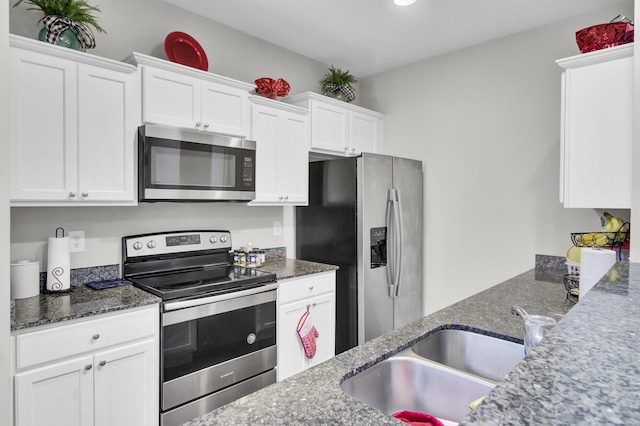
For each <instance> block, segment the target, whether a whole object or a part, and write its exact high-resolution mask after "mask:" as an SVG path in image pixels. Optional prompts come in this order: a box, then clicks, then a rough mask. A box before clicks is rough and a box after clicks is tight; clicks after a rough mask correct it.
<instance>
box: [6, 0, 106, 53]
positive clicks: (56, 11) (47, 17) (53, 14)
mask: <svg viewBox="0 0 640 426" xmlns="http://www.w3.org/2000/svg"><path fill="white" fill-rule="evenodd" d="M23 2H24V3H26V4H28V5H30V6H32V7H28V8H27V10H40V11H41V12H42V13H43V17H42V18H40V20H39V21H38V22H42V23H43V24H44V28H43V29H42V30H41V31H40V34H39V35H38V38H39V39H40V40H42V41H46V42H48V43H52V44H57V45H62V46H66V47H71V48H74V49H78V50H85V49H91V48H94V47H95V38H94V36H93V33H92V32H91V28H90V27H93V28H95V30H96V31H98V32H100V33H104V32H105V30H104V29H103V28H102V27H101V26H100V25H99V24H98V21H97V20H96V17H95V16H94V13H95V12H100V9H99V8H98V7H97V6H92V5H90V4H89V3H87V2H86V1H85V0H18V1H17V2H16V3H14V5H13V7H16V6H18V5H19V4H21V3H23ZM69 32H71V34H70V33H69ZM73 36H75V37H77V42H78V45H76V43H75V42H74V40H68V39H69V38H71V37H73ZM65 38H66V40H65Z"/></svg>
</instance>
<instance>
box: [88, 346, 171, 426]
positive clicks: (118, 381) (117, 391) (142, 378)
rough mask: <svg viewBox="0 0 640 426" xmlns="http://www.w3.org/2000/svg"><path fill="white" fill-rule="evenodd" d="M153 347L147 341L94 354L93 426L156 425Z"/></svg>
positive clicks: (155, 351)
mask: <svg viewBox="0 0 640 426" xmlns="http://www.w3.org/2000/svg"><path fill="white" fill-rule="evenodd" d="M156 345H157V342H156V341H155V340H148V341H145V342H141V343H136V344H132V345H128V346H124V347H118V348H117V349H112V350H107V351H104V352H99V353H96V354H95V356H94V365H95V373H94V374H95V387H94V389H95V426H112V425H121V426H126V425H131V426H151V425H157V423H158V413H159V392H158V386H159V383H158V380H159V379H158V368H159V367H158V361H157V359H158V351H157V350H156Z"/></svg>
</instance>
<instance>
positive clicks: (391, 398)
mask: <svg viewBox="0 0 640 426" xmlns="http://www.w3.org/2000/svg"><path fill="white" fill-rule="evenodd" d="M340 386H341V387H342V390H343V391H344V392H346V393H347V394H349V395H351V396H352V397H354V398H356V399H358V400H360V401H362V402H364V403H366V404H368V405H370V406H372V407H374V408H376V409H378V410H380V411H382V412H383V413H385V414H388V415H391V414H393V413H396V412H398V411H404V410H410V411H418V412H423V413H428V414H431V415H432V416H435V417H438V418H440V419H444V420H449V421H453V422H460V421H462V419H463V418H464V417H465V416H466V415H467V414H468V413H469V411H470V409H469V404H470V403H472V402H473V401H475V400H476V399H478V398H481V397H483V396H485V395H487V394H488V393H489V392H490V391H491V389H493V387H494V386H495V385H494V384H493V383H491V382H489V381H485V380H481V379H479V378H477V377H474V376H471V375H468V374H465V373H462V372H459V371H456V370H453V369H451V368H447V367H445V366H442V365H439V364H436V363H433V362H429V361H426V360H421V359H419V358H418V357H416V356H415V355H414V354H412V353H411V350H410V349H409V350H406V351H404V352H401V353H400V354H398V355H395V356H393V357H391V358H389V359H386V360H384V361H381V362H379V363H378V364H375V365H374V366H372V367H370V368H368V369H366V370H364V371H363V372H361V373H358V374H357V375H355V376H353V377H351V378H349V379H347V380H345V381H344V382H343V383H342V384H341V385H340Z"/></svg>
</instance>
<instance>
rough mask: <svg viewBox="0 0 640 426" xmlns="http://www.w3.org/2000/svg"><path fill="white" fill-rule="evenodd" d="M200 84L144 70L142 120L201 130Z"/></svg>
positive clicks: (188, 79) (185, 77) (163, 73)
mask: <svg viewBox="0 0 640 426" xmlns="http://www.w3.org/2000/svg"><path fill="white" fill-rule="evenodd" d="M201 90H202V88H201V83H200V81H199V80H197V79H195V78H192V77H188V76H185V75H180V74H176V73H173V72H170V71H165V70H160V69H157V68H153V67H148V66H144V67H143V70H142V120H143V121H144V122H145V123H155V124H166V125H171V126H178V127H184V128H187V129H194V128H199V127H198V126H199V122H200V105H201V99H200V92H201Z"/></svg>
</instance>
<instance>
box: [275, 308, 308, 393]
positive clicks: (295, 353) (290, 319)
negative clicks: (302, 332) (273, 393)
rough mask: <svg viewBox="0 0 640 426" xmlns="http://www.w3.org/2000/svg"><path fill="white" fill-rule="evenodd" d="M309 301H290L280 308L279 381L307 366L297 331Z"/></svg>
mask: <svg viewBox="0 0 640 426" xmlns="http://www.w3.org/2000/svg"><path fill="white" fill-rule="evenodd" d="M307 304H308V303H307V301H306V300H301V301H298V302H293V303H288V304H285V305H282V306H280V307H279V308H278V381H281V380H284V379H286V378H287V377H290V376H293V375H294V374H297V373H299V372H301V371H303V370H304V369H305V368H307V357H306V356H305V354H304V349H303V348H302V343H301V342H300V338H299V337H298V333H297V332H296V327H297V326H298V321H299V320H300V317H302V315H303V314H304V313H305V311H306V310H307Z"/></svg>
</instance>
